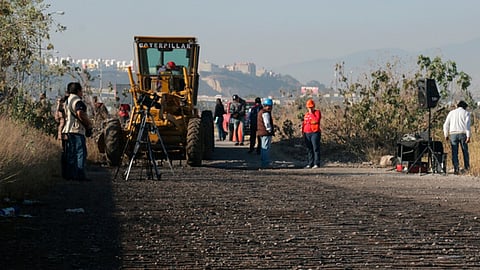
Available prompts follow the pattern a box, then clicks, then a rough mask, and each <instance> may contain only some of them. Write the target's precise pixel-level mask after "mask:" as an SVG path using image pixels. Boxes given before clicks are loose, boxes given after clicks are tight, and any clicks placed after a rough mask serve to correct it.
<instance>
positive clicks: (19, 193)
mask: <svg viewBox="0 0 480 270" xmlns="http://www.w3.org/2000/svg"><path fill="white" fill-rule="evenodd" d="M60 149H61V146H60V142H59V141H56V140H55V139H54V138H52V137H48V136H46V135H44V134H43V133H41V132H40V131H38V130H36V129H34V128H31V127H28V126H26V125H23V124H19V123H14V122H12V121H10V120H8V119H6V118H4V117H0V196H1V198H5V197H8V198H13V199H15V198H16V199H21V198H28V197H32V196H36V195H38V194H39V193H42V192H43V191H45V190H46V189H47V188H48V187H49V186H51V185H52V184H53V183H54V182H55V181H57V180H58V179H60V177H59V176H60V161H59V160H60Z"/></svg>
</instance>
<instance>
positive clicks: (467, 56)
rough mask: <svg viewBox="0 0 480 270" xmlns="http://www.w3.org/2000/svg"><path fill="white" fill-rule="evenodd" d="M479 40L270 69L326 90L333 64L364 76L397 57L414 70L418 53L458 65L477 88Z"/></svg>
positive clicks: (390, 50)
mask: <svg viewBox="0 0 480 270" xmlns="http://www.w3.org/2000/svg"><path fill="white" fill-rule="evenodd" d="M479 48H480V38H475V39H472V40H470V41H468V42H464V43H455V44H453V43H452V44H449V45H446V46H442V47H439V48H430V49H426V50H422V51H418V52H409V51H405V50H401V49H396V48H385V49H377V50H366V51H360V52H356V53H353V54H349V55H346V56H343V57H336V58H330V59H329V58H320V59H315V60H311V61H305V62H300V63H292V64H288V65H284V66H279V67H274V68H273V70H274V71H275V72H278V73H280V74H289V75H291V76H293V77H294V78H296V79H298V80H299V81H301V82H308V81H311V80H317V81H320V82H322V83H325V84H326V85H327V86H328V87H331V86H332V83H333V82H334V81H335V77H334V68H335V64H337V63H341V62H344V63H345V68H346V71H347V72H350V71H351V72H352V76H353V77H354V78H355V77H356V76H358V75H360V74H364V73H366V72H368V71H370V70H372V68H374V67H376V68H378V65H381V64H384V63H385V62H388V61H392V60H393V59H394V58H398V59H400V60H401V61H402V63H403V64H405V65H406V66H405V68H407V69H408V68H414V67H416V61H417V57H418V56H419V55H420V54H423V55H426V56H429V57H431V58H434V57H436V56H440V57H441V58H442V60H443V61H447V60H451V61H454V62H455V63H457V68H458V70H459V71H464V72H466V73H467V74H469V75H470V76H472V86H473V87H476V88H478V85H479V84H480V77H479V75H478V74H480V64H479V63H480V54H479V53H478V49H479Z"/></svg>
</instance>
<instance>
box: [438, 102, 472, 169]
mask: <svg viewBox="0 0 480 270" xmlns="http://www.w3.org/2000/svg"><path fill="white" fill-rule="evenodd" d="M466 109H467V103H466V102H465V101H463V100H462V101H460V102H459V103H458V104H457V108H456V109H455V110H452V111H450V112H449V113H448V115H447V118H446V119H445V123H444V124H443V135H444V136H445V140H447V141H450V145H451V146H452V163H453V169H454V174H459V173H460V167H459V161H458V146H460V147H461V148H462V153H463V164H464V169H465V170H467V171H468V170H469V169H470V156H469V154H468V143H469V142H470V136H471V132H470V113H469V112H468V111H467V110H466Z"/></svg>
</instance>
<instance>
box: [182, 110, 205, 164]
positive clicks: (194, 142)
mask: <svg viewBox="0 0 480 270" xmlns="http://www.w3.org/2000/svg"><path fill="white" fill-rule="evenodd" d="M186 154H187V164H188V165H190V166H192V167H198V166H201V165H202V157H203V134H202V122H201V119H200V118H192V119H190V121H188V130H187V149H186Z"/></svg>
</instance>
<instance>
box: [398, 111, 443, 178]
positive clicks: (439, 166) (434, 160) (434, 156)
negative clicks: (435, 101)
mask: <svg viewBox="0 0 480 270" xmlns="http://www.w3.org/2000/svg"><path fill="white" fill-rule="evenodd" d="M431 118H432V109H431V108H430V107H429V108H428V132H427V135H428V140H427V146H426V147H425V148H424V149H423V150H422V152H421V153H420V154H419V155H418V157H417V158H416V159H415V161H414V162H413V163H412V165H410V167H409V168H408V170H407V173H409V172H410V170H411V169H412V168H413V166H415V165H418V163H419V161H420V160H421V159H422V157H423V155H424V154H425V153H427V152H428V160H427V164H428V165H427V166H429V168H430V169H431V170H432V173H440V172H443V173H444V174H445V173H446V172H447V168H446V166H445V160H444V156H443V147H442V156H441V159H442V160H441V161H440V160H439V158H438V152H435V144H434V143H433V141H432V137H431V136H430V130H431ZM432 146H433V148H432ZM420 171H421V169H420V168H419V172H420ZM427 171H428V168H427Z"/></svg>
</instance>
